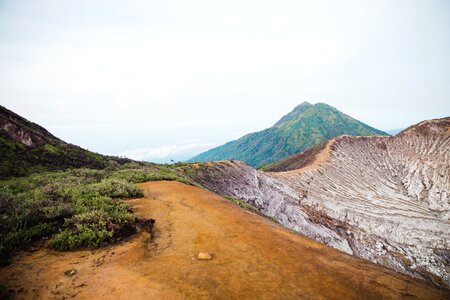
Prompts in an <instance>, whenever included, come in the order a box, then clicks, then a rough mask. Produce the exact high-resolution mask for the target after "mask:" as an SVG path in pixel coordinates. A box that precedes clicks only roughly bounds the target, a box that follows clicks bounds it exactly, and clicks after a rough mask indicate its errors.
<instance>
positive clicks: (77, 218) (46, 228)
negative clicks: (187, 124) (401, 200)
mask: <svg viewBox="0 0 450 300" xmlns="http://www.w3.org/2000/svg"><path fill="white" fill-rule="evenodd" d="M179 167H180V165H178V166H170V165H156V164H138V163H129V164H124V165H119V164H113V165H111V166H110V167H109V168H107V169H105V170H92V169H86V168H81V169H73V170H69V171H60V172H47V173H39V174H33V175H30V176H28V177H20V178H10V179H8V180H3V181H0V220H1V222H0V259H1V262H2V263H5V262H7V261H8V259H9V258H10V256H11V254H12V253H13V252H14V251H15V250H17V249H20V248H21V247H23V246H25V245H27V244H28V243H29V242H30V241H35V240H38V239H47V238H51V242H50V245H51V247H53V248H54V249H56V250H62V251H64V250H72V249H77V248H82V247H88V248H96V247H100V246H102V245H105V244H107V243H111V242H114V241H117V240H120V239H122V238H123V237H125V236H128V235H131V234H133V233H135V232H136V230H137V228H136V220H135V217H134V215H133V214H132V212H131V211H130V209H129V207H128V206H127V205H126V204H125V203H124V202H123V201H121V199H123V198H132V197H133V198H135V197H142V196H143V192H142V190H140V189H139V188H137V187H136V186H135V185H134V183H137V182H143V181H152V180H176V181H180V182H183V183H187V184H191V182H190V181H189V179H188V178H187V177H185V176H184V175H183V173H182V172H180V171H179Z"/></svg>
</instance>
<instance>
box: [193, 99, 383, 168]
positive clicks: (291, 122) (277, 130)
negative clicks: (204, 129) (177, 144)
mask: <svg viewBox="0 0 450 300" xmlns="http://www.w3.org/2000/svg"><path fill="white" fill-rule="evenodd" d="M342 134H348V135H355V136H358V135H359V136H368V135H387V133H385V132H383V131H380V130H377V129H375V128H372V127H370V126H368V125H366V124H364V123H362V122H360V121H358V120H355V119H353V118H352V117H350V116H348V115H346V114H344V113H342V112H340V111H339V110H337V109H335V108H334V107H332V106H329V105H327V104H324V103H317V104H314V105H313V104H310V103H308V102H304V103H302V104H300V105H298V106H297V107H296V108H295V109H294V110H293V111H291V112H290V113H288V114H287V115H285V116H284V117H283V118H281V119H280V120H279V121H278V122H277V123H276V124H275V125H274V126H272V127H270V128H268V129H265V130H262V131H259V132H255V133H250V134H247V135H245V136H243V137H241V138H240V139H238V140H235V141H231V142H228V143H226V144H225V145H222V146H219V147H217V148H214V149H211V150H208V151H206V152H204V153H201V154H199V155H197V156H195V157H193V158H191V159H190V160H189V161H190V162H196V161H214V160H223V159H237V160H240V161H243V162H245V163H247V164H248V165H250V166H253V167H261V166H263V165H266V164H269V163H272V162H274V161H277V160H280V159H283V158H285V157H287V156H289V155H292V154H294V153H298V152H301V151H303V150H306V149H309V148H311V147H313V146H315V145H317V144H320V143H323V142H324V141H326V140H328V139H330V138H333V137H335V136H338V135H342Z"/></svg>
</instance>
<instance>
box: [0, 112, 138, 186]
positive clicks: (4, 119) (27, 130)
mask: <svg viewBox="0 0 450 300" xmlns="http://www.w3.org/2000/svg"><path fill="white" fill-rule="evenodd" d="M130 161H131V160H129V159H121V158H117V157H110V156H104V155H100V154H97V153H94V152H91V151H87V150H85V149H83V148H80V147H78V146H75V145H72V144H68V143H66V142H64V141H62V140H60V139H58V138H57V137H55V136H53V135H52V134H51V133H49V132H48V131H47V130H46V129H45V128H43V127H41V126H39V125H37V124H35V123H32V122H30V121H28V120H26V119H25V118H23V117H21V116H19V115H17V114H16V113H14V112H12V111H10V110H8V109H6V108H5V107H3V106H0V179H2V178H9V177H13V176H14V177H17V176H26V175H29V174H31V173H34V172H39V171H53V170H65V169H68V168H79V167H87V168H93V169H103V168H106V167H107V166H109V165H111V164H115V163H125V162H130Z"/></svg>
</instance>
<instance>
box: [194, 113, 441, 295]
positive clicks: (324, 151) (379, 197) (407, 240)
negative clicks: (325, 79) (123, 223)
mask: <svg viewBox="0 0 450 300" xmlns="http://www.w3.org/2000/svg"><path fill="white" fill-rule="evenodd" d="M320 147H321V148H320V149H319V150H318V151H309V152H308V151H306V152H304V153H302V154H298V155H295V156H293V157H290V158H288V159H286V160H284V161H281V162H280V163H279V164H277V165H273V166H271V167H269V169H268V170H269V171H277V172H262V171H257V170H254V169H253V168H251V167H248V166H246V165H245V164H243V163H240V162H237V161H223V162H218V163H205V164H200V165H199V167H198V172H197V178H196V180H197V182H199V183H200V184H202V185H204V186H205V187H207V188H209V189H211V190H213V191H215V192H217V193H219V194H222V195H232V196H235V197H238V198H241V199H243V200H246V201H247V202H249V203H251V204H253V205H254V206H256V207H258V208H259V209H260V210H261V212H262V213H264V214H266V215H268V216H271V217H274V218H276V219H277V220H278V221H279V222H280V223H281V224H282V225H284V226H286V227H288V228H290V229H293V230H295V231H297V232H299V233H301V234H303V235H306V236H308V237H310V238H312V239H315V240H317V241H320V242H322V243H325V244H328V245H330V246H332V247H334V248H337V249H339V250H341V251H345V252H347V253H351V254H354V255H356V256H359V257H362V258H364V259H367V260H370V261H372V262H376V263H379V264H382V265H385V266H388V267H390V268H393V269H396V270H398V271H401V272H404V273H408V274H411V275H413V276H416V277H420V278H424V279H427V280H430V281H432V282H434V283H435V284H438V285H441V286H446V287H449V286H450V267H449V266H450V220H449V219H450V118H444V119H439V120H431V121H425V122H422V123H419V124H417V125H415V126H412V127H410V128H408V129H406V130H405V131H403V132H402V133H400V134H398V135H397V136H394V137H381V136H379V137H350V136H341V137H338V138H335V139H333V140H330V141H329V142H328V143H327V144H325V145H322V146H320ZM311 154H313V155H314V157H313V159H311V157H305V156H306V155H308V156H311ZM305 161H306V162H308V164H306V165H305V163H299V162H305ZM298 166H300V168H297V167H298Z"/></svg>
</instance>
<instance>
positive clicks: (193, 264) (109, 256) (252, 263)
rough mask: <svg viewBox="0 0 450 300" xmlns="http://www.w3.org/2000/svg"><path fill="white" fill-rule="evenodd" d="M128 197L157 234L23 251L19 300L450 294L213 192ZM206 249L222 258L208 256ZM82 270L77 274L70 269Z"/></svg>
mask: <svg viewBox="0 0 450 300" xmlns="http://www.w3.org/2000/svg"><path fill="white" fill-rule="evenodd" d="M139 186H140V187H141V188H143V189H144V191H145V198H142V199H134V200H128V201H127V202H128V203H129V204H130V205H131V206H132V207H133V210H134V211H135V212H136V214H137V216H138V217H142V218H154V219H155V220H156V224H155V228H154V233H153V238H152V239H150V235H149V234H147V233H145V232H142V233H140V234H139V235H138V236H137V237H135V238H133V239H131V240H130V241H127V242H123V243H120V244H118V245H113V246H109V247H106V248H104V249H100V250H97V251H76V252H68V253H59V252H54V251H51V250H49V249H48V248H46V247H43V248H41V249H39V250H36V251H28V252H24V253H22V254H20V255H18V256H17V257H16V258H15V260H14V262H13V263H12V264H11V265H10V266H8V267H6V268H3V269H1V270H0V271H1V274H0V282H4V283H6V284H7V285H8V286H9V287H10V288H13V289H14V290H15V294H16V297H17V298H28V299H36V298H44V299H45V298H50V299H53V298H56V299H66V298H71V297H75V298H77V299H86V298H90V299H202V298H209V299H299V298H303V299H327V298H328V299H400V298H421V299H445V298H446V297H448V296H449V294H448V293H447V292H446V291H443V290H439V289H437V288H435V287H434V286H432V285H429V284H426V283H424V282H421V281H419V280H415V279H413V278H410V277H408V276H405V275H401V274H398V273H396V272H393V271H391V270H388V269H386V268H383V267H380V266H378V265H375V264H371V263H368V262H366V261H364V260H361V259H358V258H356V257H353V256H350V255H346V254H344V253H342V252H339V251H337V250H334V249H332V248H329V247H327V246H324V245H322V244H319V243H317V242H314V241H312V240H310V239H307V238H304V237H301V236H299V235H296V234H294V233H292V232H290V231H288V230H286V229H284V228H282V227H280V226H278V225H276V224H273V223H271V222H270V221H269V220H267V219H265V218H263V217H261V216H258V215H255V214H252V213H250V212H247V211H245V210H243V209H241V208H239V207H237V206H235V205H234V204H232V203H229V202H228V201H227V200H225V199H223V198H222V197H219V196H217V195H216V194H213V193H211V192H209V191H206V190H203V189H199V188H196V187H192V186H187V185H184V184H181V183H177V182H165V181H161V182H147V183H142V184H139ZM199 252H208V253H211V254H212V256H213V259H212V260H209V261H199V260H197V255H198V253H199ZM68 270H74V271H73V272H72V275H70V272H66V273H67V275H66V274H64V272H65V271H68Z"/></svg>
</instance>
